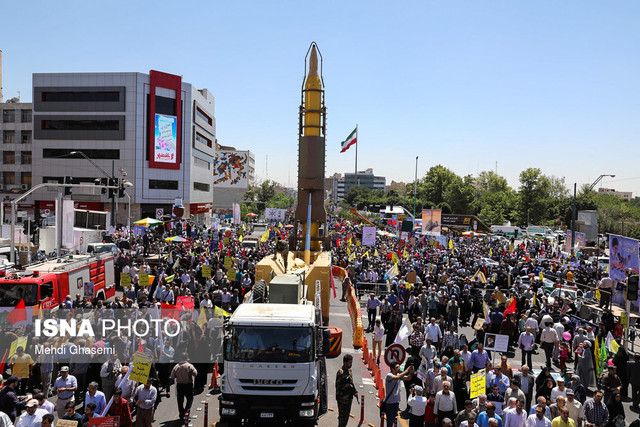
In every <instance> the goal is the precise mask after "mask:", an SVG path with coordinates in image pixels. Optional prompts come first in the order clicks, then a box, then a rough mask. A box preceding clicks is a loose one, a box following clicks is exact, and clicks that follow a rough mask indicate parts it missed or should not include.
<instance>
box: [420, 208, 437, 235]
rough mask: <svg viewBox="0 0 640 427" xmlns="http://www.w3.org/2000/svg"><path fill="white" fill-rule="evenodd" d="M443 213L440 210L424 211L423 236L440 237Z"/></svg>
mask: <svg viewBox="0 0 640 427" xmlns="http://www.w3.org/2000/svg"><path fill="white" fill-rule="evenodd" d="M441 216H442V211H441V210H440V209H423V210H422V234H428V235H430V236H439V235H440V230H441V226H442V220H441Z"/></svg>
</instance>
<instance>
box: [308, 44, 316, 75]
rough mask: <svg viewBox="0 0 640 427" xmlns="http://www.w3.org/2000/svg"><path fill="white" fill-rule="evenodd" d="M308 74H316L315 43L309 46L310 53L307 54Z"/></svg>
mask: <svg viewBox="0 0 640 427" xmlns="http://www.w3.org/2000/svg"><path fill="white" fill-rule="evenodd" d="M309 75H310V76H317V75H318V51H317V49H316V44H315V43H314V44H313V46H311V55H310V56H309Z"/></svg>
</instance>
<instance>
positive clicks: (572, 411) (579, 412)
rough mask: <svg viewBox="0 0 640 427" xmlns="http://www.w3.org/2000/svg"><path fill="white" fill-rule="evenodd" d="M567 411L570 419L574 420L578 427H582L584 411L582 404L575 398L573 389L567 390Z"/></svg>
mask: <svg viewBox="0 0 640 427" xmlns="http://www.w3.org/2000/svg"><path fill="white" fill-rule="evenodd" d="M566 406H567V409H568V410H569V418H571V419H572V420H573V422H574V423H575V425H576V427H582V419H583V418H584V410H583V408H582V403H580V402H578V401H577V400H576V399H575V398H574V392H573V390H572V389H570V388H568V389H567V404H566Z"/></svg>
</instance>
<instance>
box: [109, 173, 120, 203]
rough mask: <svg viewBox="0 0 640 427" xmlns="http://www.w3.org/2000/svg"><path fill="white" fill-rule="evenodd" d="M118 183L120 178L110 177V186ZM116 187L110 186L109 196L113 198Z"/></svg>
mask: <svg viewBox="0 0 640 427" xmlns="http://www.w3.org/2000/svg"><path fill="white" fill-rule="evenodd" d="M117 185H118V180H117V179H115V178H109V186H110V187H115V186H117ZM116 191H117V190H116V189H115V188H109V198H110V199H113V198H114V197H115V196H116Z"/></svg>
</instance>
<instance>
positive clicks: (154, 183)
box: [149, 179, 178, 190]
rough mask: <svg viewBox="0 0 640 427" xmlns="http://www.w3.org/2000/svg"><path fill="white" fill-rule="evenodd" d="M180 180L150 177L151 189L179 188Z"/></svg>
mask: <svg viewBox="0 0 640 427" xmlns="http://www.w3.org/2000/svg"><path fill="white" fill-rule="evenodd" d="M177 189H178V181H168V180H164V179H150V180H149V190H177Z"/></svg>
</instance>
